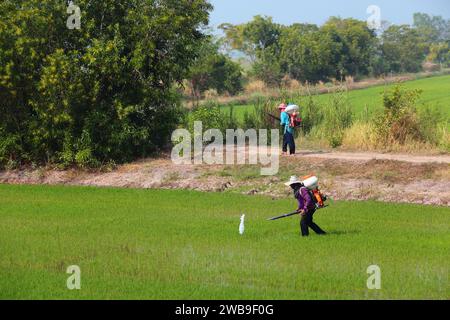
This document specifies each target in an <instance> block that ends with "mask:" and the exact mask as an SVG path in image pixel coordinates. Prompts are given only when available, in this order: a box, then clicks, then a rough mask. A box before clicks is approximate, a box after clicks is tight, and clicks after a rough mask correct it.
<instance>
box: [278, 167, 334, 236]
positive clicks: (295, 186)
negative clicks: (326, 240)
mask: <svg viewBox="0 0 450 320" xmlns="http://www.w3.org/2000/svg"><path fill="white" fill-rule="evenodd" d="M286 186H289V187H291V188H292V190H293V191H294V197H295V199H297V201H298V209H297V211H298V213H300V215H301V219H300V229H301V232H302V236H303V237H307V236H309V228H311V229H312V230H313V231H314V232H315V233H317V234H320V235H324V234H326V232H325V231H323V230H322V229H321V228H320V227H319V226H318V225H317V224H315V223H314V221H313V216H314V213H315V212H316V205H315V204H314V201H313V199H312V196H311V193H310V192H309V191H308V189H307V188H306V187H305V185H304V184H303V181H301V180H299V179H298V178H297V177H296V176H292V177H291V179H290V180H289V182H287V183H286Z"/></svg>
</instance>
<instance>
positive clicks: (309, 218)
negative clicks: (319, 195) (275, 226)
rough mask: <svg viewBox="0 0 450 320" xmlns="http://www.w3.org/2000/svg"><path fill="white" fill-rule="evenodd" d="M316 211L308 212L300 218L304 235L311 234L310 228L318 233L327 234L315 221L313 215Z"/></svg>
mask: <svg viewBox="0 0 450 320" xmlns="http://www.w3.org/2000/svg"><path fill="white" fill-rule="evenodd" d="M314 212H315V211H311V212H307V213H306V214H305V215H304V216H302V219H301V220H300V229H301V230H302V236H304V237H307V236H309V228H311V229H312V230H313V231H314V232H315V233H317V234H326V232H325V231H323V230H322V229H320V227H319V226H318V225H317V224H315V223H314V221H313V216H314Z"/></svg>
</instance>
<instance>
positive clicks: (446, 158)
mask: <svg viewBox="0 0 450 320" xmlns="http://www.w3.org/2000/svg"><path fill="white" fill-rule="evenodd" d="M296 156H297V157H304V158H320V159H336V160H346V161H370V160H390V161H400V162H410V163H423V164H426V163H448V164H450V155H434V156H422V155H409V154H390V153H375V152H327V151H301V152H299V153H298V154H297V155H296Z"/></svg>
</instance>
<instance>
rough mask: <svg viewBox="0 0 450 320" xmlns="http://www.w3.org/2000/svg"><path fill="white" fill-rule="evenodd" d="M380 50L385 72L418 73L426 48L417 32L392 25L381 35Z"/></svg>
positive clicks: (406, 27)
mask: <svg viewBox="0 0 450 320" xmlns="http://www.w3.org/2000/svg"><path fill="white" fill-rule="evenodd" d="M381 49H382V55H383V59H384V63H385V68H386V71H387V72H394V73H398V72H418V71H420V70H421V68H422V62H423V61H424V59H425V55H426V51H427V46H426V44H425V43H424V42H422V41H421V37H420V34H419V33H418V31H417V30H415V29H413V28H411V27H410V26H408V25H402V26H397V25H393V26H391V27H389V28H388V29H387V30H386V31H385V32H384V33H383V35H382V45H381Z"/></svg>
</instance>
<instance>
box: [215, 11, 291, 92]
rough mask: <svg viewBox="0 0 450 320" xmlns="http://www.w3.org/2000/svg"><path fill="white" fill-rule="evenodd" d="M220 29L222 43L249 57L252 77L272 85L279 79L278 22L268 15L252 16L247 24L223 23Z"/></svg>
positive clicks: (280, 29)
mask: <svg viewBox="0 0 450 320" xmlns="http://www.w3.org/2000/svg"><path fill="white" fill-rule="evenodd" d="M220 28H221V29H222V30H224V32H225V42H226V43H227V44H228V45H229V46H230V47H231V48H233V49H237V50H240V51H242V52H244V53H245V54H247V55H248V56H249V57H250V58H251V60H252V61H253V74H254V76H255V77H257V78H258V79H260V80H263V81H264V82H266V83H267V84H269V85H271V86H276V85H278V84H279V83H280V82H281V79H282V78H283V74H282V72H281V66H280V62H279V55H280V52H281V48H280V45H279V39H280V36H281V33H282V29H283V27H282V26H281V25H279V24H276V23H274V22H273V20H272V18H271V17H263V16H255V17H254V18H253V20H252V21H250V22H248V23H245V24H241V25H231V24H223V25H221V26H220Z"/></svg>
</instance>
